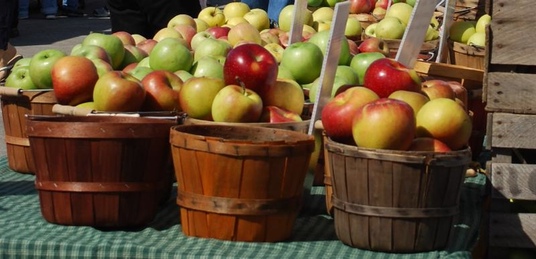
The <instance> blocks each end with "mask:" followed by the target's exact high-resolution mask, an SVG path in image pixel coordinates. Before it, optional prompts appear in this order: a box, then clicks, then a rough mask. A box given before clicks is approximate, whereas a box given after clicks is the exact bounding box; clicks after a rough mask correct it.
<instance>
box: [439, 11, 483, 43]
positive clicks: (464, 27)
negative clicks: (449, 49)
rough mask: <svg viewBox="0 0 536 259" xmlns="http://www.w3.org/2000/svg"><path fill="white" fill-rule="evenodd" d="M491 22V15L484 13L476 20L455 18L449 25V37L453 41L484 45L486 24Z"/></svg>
mask: <svg viewBox="0 0 536 259" xmlns="http://www.w3.org/2000/svg"><path fill="white" fill-rule="evenodd" d="M490 23H491V16H490V15H489V14H484V15H482V16H480V17H479V18H478V19H477V20H476V21H465V20H457V21H455V22H454V23H452V25H451V26H450V29H449V38H450V39H451V40H453V41H455V42H458V43H462V44H467V45H472V46H478V47H485V46H486V26H487V25H488V24H490Z"/></svg>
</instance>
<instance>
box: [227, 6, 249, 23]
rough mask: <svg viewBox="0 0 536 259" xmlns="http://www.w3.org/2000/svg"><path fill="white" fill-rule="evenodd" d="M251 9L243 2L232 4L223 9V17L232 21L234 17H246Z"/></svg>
mask: <svg viewBox="0 0 536 259" xmlns="http://www.w3.org/2000/svg"><path fill="white" fill-rule="evenodd" d="M250 10H251V9H250V8H249V5H247V4H246V3H243V2H230V3H227V4H226V5H225V6H224V7H223V15H224V16H225V18H226V20H227V21H228V20H230V19H231V18H233V17H244V15H245V14H246V13H248V12H249V11H250Z"/></svg>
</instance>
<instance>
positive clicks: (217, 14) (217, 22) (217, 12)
mask: <svg viewBox="0 0 536 259" xmlns="http://www.w3.org/2000/svg"><path fill="white" fill-rule="evenodd" d="M197 18H199V19H201V20H203V21H205V22H206V23H207V25H208V27H216V26H222V25H224V24H225V15H224V14H223V10H221V9H220V8H218V7H216V6H208V7H205V8H203V9H202V10H201V11H200V12H199V14H198V15H197Z"/></svg>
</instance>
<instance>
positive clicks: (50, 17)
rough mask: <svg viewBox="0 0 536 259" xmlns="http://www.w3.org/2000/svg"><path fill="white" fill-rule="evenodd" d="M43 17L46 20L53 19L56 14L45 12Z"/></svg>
mask: <svg viewBox="0 0 536 259" xmlns="http://www.w3.org/2000/svg"><path fill="white" fill-rule="evenodd" d="M45 19H47V20H55V19H56V15H55V14H47V15H45Z"/></svg>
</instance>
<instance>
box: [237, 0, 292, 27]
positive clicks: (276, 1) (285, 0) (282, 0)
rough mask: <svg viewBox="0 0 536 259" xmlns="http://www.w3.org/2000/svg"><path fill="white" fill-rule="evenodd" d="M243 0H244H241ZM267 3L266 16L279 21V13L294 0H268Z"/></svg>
mask: <svg viewBox="0 0 536 259" xmlns="http://www.w3.org/2000/svg"><path fill="white" fill-rule="evenodd" d="M242 2H244V1H242ZM269 2H270V3H269V4H268V11H267V12H268V18H270V20H272V21H275V22H279V13H281V10H283V8H284V7H285V6H287V5H290V4H294V0H270V1H269Z"/></svg>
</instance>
